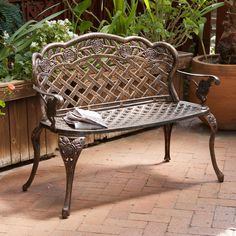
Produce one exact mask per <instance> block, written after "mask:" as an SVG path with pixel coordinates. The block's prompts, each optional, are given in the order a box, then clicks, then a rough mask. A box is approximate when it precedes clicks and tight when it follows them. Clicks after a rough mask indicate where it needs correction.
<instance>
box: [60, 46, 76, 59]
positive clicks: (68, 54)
mask: <svg viewBox="0 0 236 236" xmlns="http://www.w3.org/2000/svg"><path fill="white" fill-rule="evenodd" d="M63 57H64V59H65V61H67V62H73V61H75V60H76V58H77V54H76V52H75V51H74V50H72V49H71V48H67V49H65V51H64V53H63Z"/></svg>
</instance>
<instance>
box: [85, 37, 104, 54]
mask: <svg viewBox="0 0 236 236" xmlns="http://www.w3.org/2000/svg"><path fill="white" fill-rule="evenodd" d="M88 44H89V46H92V48H93V50H94V52H95V53H100V52H101V50H102V47H103V42H102V40H101V39H93V40H89V43H88Z"/></svg>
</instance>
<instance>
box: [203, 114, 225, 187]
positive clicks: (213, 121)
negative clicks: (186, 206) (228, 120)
mask: <svg viewBox="0 0 236 236" xmlns="http://www.w3.org/2000/svg"><path fill="white" fill-rule="evenodd" d="M202 118H203V119H204V120H205V121H206V122H207V123H208V125H209V126H210V128H211V136H210V139H209V149H210V155H211V162H212V166H213V168H214V170H215V173H216V175H217V178H218V180H219V182H223V181H224V174H223V173H222V172H221V171H220V169H219V167H218V165H217V162H216V157H215V134H216V131H217V122H216V118H215V117H214V115H213V114H212V113H210V112H209V113H208V114H207V115H205V116H203V117H202Z"/></svg>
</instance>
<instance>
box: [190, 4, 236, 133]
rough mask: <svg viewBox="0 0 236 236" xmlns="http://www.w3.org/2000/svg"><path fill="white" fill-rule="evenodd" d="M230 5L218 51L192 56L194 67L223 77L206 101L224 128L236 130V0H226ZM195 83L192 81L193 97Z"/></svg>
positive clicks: (191, 91) (191, 98)
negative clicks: (211, 53)
mask: <svg viewBox="0 0 236 236" xmlns="http://www.w3.org/2000/svg"><path fill="white" fill-rule="evenodd" d="M225 5H226V6H227V8H228V11H227V13H226V19H225V21H224V22H223V26H224V32H223V34H222V36H221V39H220V40H219V43H218V46H217V48H218V52H219V54H213V55H200V56H196V57H194V58H193V63H192V71H193V72H195V73H203V74H204V73H208V74H213V75H216V76H218V77H219V78H220V80H221V84H220V86H214V87H212V88H211V90H212V91H211V93H210V94H209V96H208V98H207V101H206V105H207V106H209V107H210V108H211V111H212V113H213V114H214V115H215V116H216V119H217V122H218V127H219V129H222V130H236V106H235V100H236V81H235V77H236V65H235V64H236V0H231V1H225ZM194 92H195V87H194V85H193V84H192V83H191V84H190V92H189V93H190V100H192V101H194V100H195V99H194V95H193V94H194Z"/></svg>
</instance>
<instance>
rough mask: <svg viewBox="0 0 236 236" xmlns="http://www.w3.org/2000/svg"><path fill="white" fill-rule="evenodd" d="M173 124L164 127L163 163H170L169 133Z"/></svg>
mask: <svg viewBox="0 0 236 236" xmlns="http://www.w3.org/2000/svg"><path fill="white" fill-rule="evenodd" d="M172 127H173V123H172V124H167V125H164V127H163V129H164V136H165V157H164V161H166V162H169V161H170V139H171V131H172Z"/></svg>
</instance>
